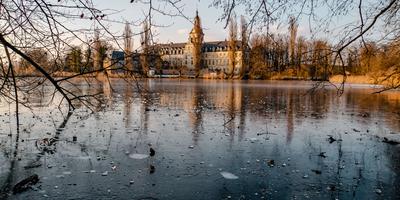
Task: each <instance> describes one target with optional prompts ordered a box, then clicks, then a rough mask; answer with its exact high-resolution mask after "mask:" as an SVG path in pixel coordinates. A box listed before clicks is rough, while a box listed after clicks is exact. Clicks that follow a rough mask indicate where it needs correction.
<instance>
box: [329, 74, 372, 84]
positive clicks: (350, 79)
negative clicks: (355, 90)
mask: <svg viewBox="0 0 400 200" xmlns="http://www.w3.org/2000/svg"><path fill="white" fill-rule="evenodd" d="M329 81H330V82H332V83H342V82H343V75H335V76H331V77H329ZM346 83H353V84H376V80H375V79H374V78H372V77H370V76H367V75H363V76H347V77H346Z"/></svg>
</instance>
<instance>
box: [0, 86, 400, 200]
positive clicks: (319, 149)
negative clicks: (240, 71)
mask: <svg viewBox="0 0 400 200" xmlns="http://www.w3.org/2000/svg"><path fill="white" fill-rule="evenodd" d="M111 82H112V90H111V89H110V87H106V86H102V84H101V83H93V85H92V87H91V88H85V90H87V91H92V90H99V91H104V92H105V97H104V98H105V99H107V100H108V101H107V103H103V104H99V105H98V107H97V108H98V110H97V111H95V112H94V113H92V112H91V111H90V110H88V109H86V108H84V107H82V108H79V109H77V110H76V111H75V112H74V113H72V114H71V115H70V116H69V117H68V118H66V117H67V113H60V112H59V110H58V109H57V108H56V106H55V105H47V104H46V102H47V101H46V99H48V98H49V97H41V96H40V95H38V96H36V97H35V98H32V102H31V103H32V105H33V107H32V111H30V110H28V109H24V108H22V109H23V110H22V113H21V119H20V121H21V122H20V123H21V126H20V132H19V134H17V129H16V123H15V114H14V113H13V109H14V108H13V105H9V104H8V103H7V102H4V101H2V102H0V187H1V191H2V195H1V196H0V197H1V198H2V199H3V198H4V199H307V198H309V199H400V145H393V144H388V143H384V142H382V140H383V138H384V137H396V136H399V135H400V92H398V91H397V92H387V93H383V94H371V93H372V92H373V90H372V89H370V88H368V87H359V86H358V87H353V88H351V87H348V88H346V91H345V93H344V94H343V95H341V96H338V95H337V93H336V92H337V91H336V90H335V89H334V88H330V87H326V88H325V89H321V90H318V91H317V92H315V93H308V92H309V89H310V88H311V87H312V83H310V82H292V81H286V82H283V81H275V82H274V81H218V80H168V79H161V80H156V79H149V80H145V81H142V82H141V84H142V85H143V88H145V89H146V91H143V92H142V93H138V92H137V90H136V89H134V87H133V86H132V85H129V84H127V83H125V82H124V81H123V80H117V79H113V80H111ZM56 99H57V98H56ZM78 107H79V106H78ZM64 118H66V119H65V120H64ZM17 136H18V137H17ZM150 148H152V149H154V150H155V154H154V156H150V155H149V153H150V152H149V151H150ZM32 174H37V175H39V179H40V181H39V183H37V184H35V185H34V186H33V188H32V189H29V190H27V191H25V192H22V193H18V194H15V195H12V194H6V193H9V190H10V188H12V187H13V186H14V185H15V184H16V183H18V182H19V181H21V180H22V179H24V178H26V177H29V176H30V175H32Z"/></svg>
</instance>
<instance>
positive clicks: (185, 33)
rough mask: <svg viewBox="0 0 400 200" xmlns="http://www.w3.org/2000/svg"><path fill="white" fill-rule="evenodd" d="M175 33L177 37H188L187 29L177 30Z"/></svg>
mask: <svg viewBox="0 0 400 200" xmlns="http://www.w3.org/2000/svg"><path fill="white" fill-rule="evenodd" d="M176 33H177V34H178V35H189V29H187V28H182V29H178V30H176Z"/></svg>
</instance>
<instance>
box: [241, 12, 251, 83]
mask: <svg viewBox="0 0 400 200" xmlns="http://www.w3.org/2000/svg"><path fill="white" fill-rule="evenodd" d="M240 34H241V45H240V47H241V50H242V58H241V62H242V67H241V69H240V73H239V74H240V78H243V77H244V76H245V75H246V74H248V73H249V68H250V66H249V39H248V37H249V36H248V35H249V32H248V27H247V21H246V19H245V17H244V16H243V15H242V16H241V17H240Z"/></svg>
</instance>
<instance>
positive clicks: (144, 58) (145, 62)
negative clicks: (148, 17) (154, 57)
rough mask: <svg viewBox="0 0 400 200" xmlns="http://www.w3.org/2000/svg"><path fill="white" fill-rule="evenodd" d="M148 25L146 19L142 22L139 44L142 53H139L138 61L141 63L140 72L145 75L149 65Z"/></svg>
mask: <svg viewBox="0 0 400 200" xmlns="http://www.w3.org/2000/svg"><path fill="white" fill-rule="evenodd" d="M150 36H151V35H150V27H149V23H148V22H147V21H144V22H143V31H142V34H141V41H140V42H141V46H142V54H141V55H140V63H141V65H142V74H143V76H144V77H147V75H148V73H149V70H150V66H149V54H150V49H149V48H150V40H151V39H150Z"/></svg>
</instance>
